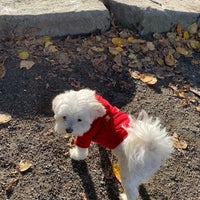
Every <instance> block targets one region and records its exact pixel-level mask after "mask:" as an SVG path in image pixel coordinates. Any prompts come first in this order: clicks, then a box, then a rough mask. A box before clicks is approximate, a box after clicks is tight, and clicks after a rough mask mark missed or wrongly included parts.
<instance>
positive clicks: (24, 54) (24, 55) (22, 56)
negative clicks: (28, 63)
mask: <svg viewBox="0 0 200 200" xmlns="http://www.w3.org/2000/svg"><path fill="white" fill-rule="evenodd" d="M18 56H19V58H20V59H22V60H26V59H28V58H29V53H28V52H27V51H20V52H19V54H18Z"/></svg>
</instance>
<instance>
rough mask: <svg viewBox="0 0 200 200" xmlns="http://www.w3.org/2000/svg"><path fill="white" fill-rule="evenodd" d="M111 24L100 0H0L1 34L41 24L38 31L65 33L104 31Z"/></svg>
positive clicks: (42, 32)
mask: <svg viewBox="0 0 200 200" xmlns="http://www.w3.org/2000/svg"><path fill="white" fill-rule="evenodd" d="M58 2H59V3H58ZM109 26H110V16H109V12H108V10H107V9H106V7H105V6H104V5H103V3H102V2H100V1H98V0H93V1H90V0H85V1H79V0H70V1H66V0H60V1H56V0H49V1H46V0H32V1H30V0H24V1H20V0H17V1H15V0H8V1H4V0H0V36H4V35H5V34H6V33H7V32H8V31H11V30H13V29H17V30H19V31H20V32H23V31H24V30H25V29H26V28H30V27H35V28H39V30H40V31H39V35H50V36H64V35H77V34H88V33H91V32H94V31H98V30H101V31H105V30H107V29H108V28H109Z"/></svg>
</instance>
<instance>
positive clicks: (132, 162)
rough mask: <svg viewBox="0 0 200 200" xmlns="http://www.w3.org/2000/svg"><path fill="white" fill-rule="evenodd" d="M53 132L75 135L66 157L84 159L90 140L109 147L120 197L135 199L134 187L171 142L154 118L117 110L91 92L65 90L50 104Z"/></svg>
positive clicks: (155, 166) (158, 162)
mask: <svg viewBox="0 0 200 200" xmlns="http://www.w3.org/2000/svg"><path fill="white" fill-rule="evenodd" d="M52 104H53V105H52V107H53V111H54V113H55V115H54V118H55V131H56V132H57V133H59V134H65V133H67V134H70V135H75V136H76V139H75V145H76V146H75V147H74V148H72V149H71V150H70V157H71V158H72V159H75V160H82V159H85V158H86V157H87V155H88V147H89V146H90V143H91V141H93V142H96V143H99V144H101V145H102V146H104V147H106V148H109V149H111V150H112V151H113V153H114V154H115V155H116V156H117V158H118V161H119V166H120V173H121V179H122V183H123V187H124V190H125V193H123V194H121V199H124V200H125V199H127V200H135V199H136V198H137V196H138V195H139V193H138V186H139V184H141V182H143V181H145V180H148V179H149V178H150V176H151V175H152V174H153V173H154V172H155V171H156V170H157V169H158V168H159V167H160V165H161V161H162V160H163V159H165V158H167V157H168V156H169V155H170V153H171V152H172V150H173V148H172V141H171V138H170V137H169V136H167V132H166V130H165V128H161V124H160V121H159V120H158V119H155V120H153V119H152V118H151V117H150V118H149V117H148V115H147V113H146V112H145V111H142V112H141V113H140V114H139V116H138V118H137V119H134V118H131V116H129V115H127V114H126V113H124V112H122V111H120V110H119V109H118V108H116V107H114V106H112V105H111V104H110V103H109V102H108V101H106V100H105V99H104V98H102V97H101V96H100V95H98V94H96V93H95V91H92V90H89V89H82V90H80V91H73V90H70V91H66V92H64V93H62V94H59V95H58V96H56V97H55V98H54V100H53V103H52Z"/></svg>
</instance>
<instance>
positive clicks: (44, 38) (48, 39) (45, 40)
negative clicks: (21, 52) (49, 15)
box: [41, 35, 51, 43]
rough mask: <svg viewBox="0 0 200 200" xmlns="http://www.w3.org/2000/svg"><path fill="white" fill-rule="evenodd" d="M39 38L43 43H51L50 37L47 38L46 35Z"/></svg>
mask: <svg viewBox="0 0 200 200" xmlns="http://www.w3.org/2000/svg"><path fill="white" fill-rule="evenodd" d="M41 38H42V40H43V41H44V42H45V43H47V42H50V41H51V37H50V36H48V35H43V36H42V37H41Z"/></svg>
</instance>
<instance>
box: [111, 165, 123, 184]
mask: <svg viewBox="0 0 200 200" xmlns="http://www.w3.org/2000/svg"><path fill="white" fill-rule="evenodd" d="M112 170H113V173H114V174H115V177H116V178H117V180H118V181H119V182H120V183H121V182H122V181H121V176H120V168H119V165H118V164H117V163H115V164H113V166H112Z"/></svg>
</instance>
